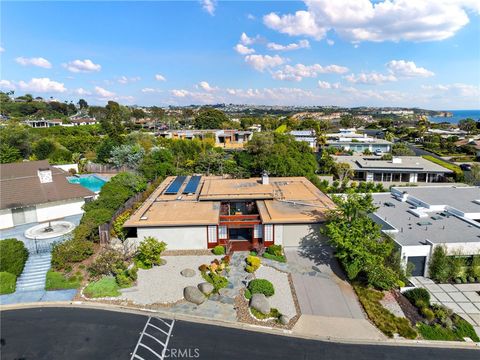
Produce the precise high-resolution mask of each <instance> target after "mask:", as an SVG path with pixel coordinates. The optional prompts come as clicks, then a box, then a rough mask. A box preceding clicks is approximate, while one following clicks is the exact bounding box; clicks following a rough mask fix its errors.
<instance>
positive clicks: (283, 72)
mask: <svg viewBox="0 0 480 360" xmlns="http://www.w3.org/2000/svg"><path fill="white" fill-rule="evenodd" d="M347 71H348V68H346V67H344V66H340V65H334V64H333V65H328V66H322V65H320V64H313V65H304V64H296V65H294V66H292V65H285V66H284V67H283V68H282V69H280V70H277V71H276V72H274V73H273V74H272V76H273V78H274V79H276V80H287V81H301V80H302V79H303V78H315V77H317V76H318V74H331V73H333V74H344V73H346V72H347Z"/></svg>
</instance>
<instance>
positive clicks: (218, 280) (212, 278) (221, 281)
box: [202, 272, 228, 292]
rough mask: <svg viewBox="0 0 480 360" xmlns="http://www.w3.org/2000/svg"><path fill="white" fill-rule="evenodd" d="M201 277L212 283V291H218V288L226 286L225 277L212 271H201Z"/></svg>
mask: <svg viewBox="0 0 480 360" xmlns="http://www.w3.org/2000/svg"><path fill="white" fill-rule="evenodd" d="M202 276H203V278H204V279H205V280H206V281H207V282H209V283H210V284H212V285H213V287H214V290H213V292H218V290H220V289H223V288H225V287H227V285H228V280H227V278H226V277H224V276H221V275H218V274H216V273H214V272H209V273H202Z"/></svg>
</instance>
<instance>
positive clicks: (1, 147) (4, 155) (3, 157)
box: [0, 144, 22, 164]
mask: <svg viewBox="0 0 480 360" xmlns="http://www.w3.org/2000/svg"><path fill="white" fill-rule="evenodd" d="M21 159H22V155H21V154H20V151H19V150H18V149H16V148H14V147H13V146H10V145H8V144H0V164H7V163H12V162H16V161H18V160H21Z"/></svg>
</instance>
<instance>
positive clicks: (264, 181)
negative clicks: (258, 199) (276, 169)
mask: <svg viewBox="0 0 480 360" xmlns="http://www.w3.org/2000/svg"><path fill="white" fill-rule="evenodd" d="M268 184H269V181H268V173H267V172H266V171H265V170H264V171H263V172H262V185H268Z"/></svg>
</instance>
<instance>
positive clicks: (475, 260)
mask: <svg viewBox="0 0 480 360" xmlns="http://www.w3.org/2000/svg"><path fill="white" fill-rule="evenodd" d="M468 273H469V275H470V276H472V277H475V278H477V279H478V278H480V255H474V256H473V257H472V263H471V265H470V267H469V269H468Z"/></svg>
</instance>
